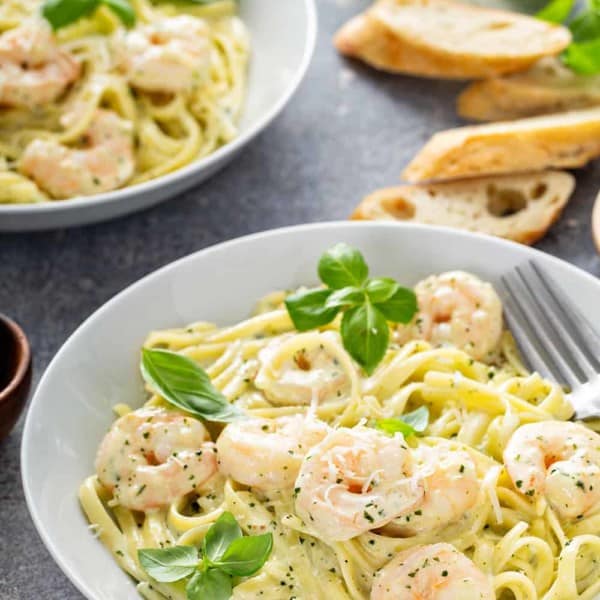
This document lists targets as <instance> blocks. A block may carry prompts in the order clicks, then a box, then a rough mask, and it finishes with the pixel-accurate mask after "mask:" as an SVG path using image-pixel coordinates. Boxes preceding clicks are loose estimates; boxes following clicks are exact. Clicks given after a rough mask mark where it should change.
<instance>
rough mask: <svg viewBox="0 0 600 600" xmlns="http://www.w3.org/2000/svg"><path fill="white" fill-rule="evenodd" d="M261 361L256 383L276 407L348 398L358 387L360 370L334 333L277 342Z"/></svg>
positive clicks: (311, 333)
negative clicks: (357, 369) (357, 373)
mask: <svg viewBox="0 0 600 600" xmlns="http://www.w3.org/2000/svg"><path fill="white" fill-rule="evenodd" d="M259 359H260V362H261V368H260V370H259V372H258V374H257V376H256V379H255V381H254V383H255V385H256V387H258V388H259V389H261V390H262V391H263V392H264V394H265V396H266V397H267V399H268V400H269V401H270V402H272V403H273V404H277V405H300V404H311V402H315V403H319V404H320V403H324V402H328V401H330V400H335V399H339V398H345V397H347V396H348V395H349V394H350V393H351V391H352V389H353V387H354V388H355V389H357V388H358V379H357V375H356V369H355V367H354V365H353V364H352V361H351V360H350V358H349V357H348V354H347V353H346V351H345V350H344V348H343V347H342V345H341V343H340V340H339V335H338V334H336V333H333V332H331V331H328V332H325V333H316V332H309V333H301V334H299V335H291V336H284V337H282V338H279V339H276V340H274V341H273V342H271V343H270V344H269V345H268V346H267V347H266V348H264V349H263V350H262V351H261V352H260V354H259Z"/></svg>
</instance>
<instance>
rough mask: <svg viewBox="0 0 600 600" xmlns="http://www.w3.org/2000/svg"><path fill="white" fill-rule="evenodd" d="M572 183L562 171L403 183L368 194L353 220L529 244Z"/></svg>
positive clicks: (543, 230)
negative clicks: (456, 231) (472, 233)
mask: <svg viewBox="0 0 600 600" xmlns="http://www.w3.org/2000/svg"><path fill="white" fill-rule="evenodd" d="M574 186H575V180H574V178H573V176H572V175H570V174H569V173H565V172H564V171H546V172H543V173H528V174H526V175H514V176H513V175H509V176H503V177H484V178H481V179H469V180H465V181H452V182H446V183H435V184H429V185H403V186H399V187H393V188H387V189H382V190H378V191H376V192H374V193H373V194H370V195H369V196H367V197H366V198H364V200H363V201H362V202H361V203H360V204H359V205H358V207H357V208H356V210H355V211H354V213H353V214H352V219H365V220H399V221H413V222H416V223H426V224H429V225H445V226H448V227H456V228H458V229H467V230H469V231H477V232H480V233H487V234H489V235H495V236H498V237H503V238H507V239H509V240H514V241H516V242H521V243H523V244H533V243H534V242H535V241H536V240H538V239H540V238H541V237H542V236H543V235H544V234H545V233H546V231H547V230H548V228H549V227H550V226H551V225H552V223H554V221H556V219H558V217H559V216H560V214H561V212H562V209H563V208H564V206H565V204H566V203H567V201H568V199H569V196H570V195H571V193H572V191H573V188H574Z"/></svg>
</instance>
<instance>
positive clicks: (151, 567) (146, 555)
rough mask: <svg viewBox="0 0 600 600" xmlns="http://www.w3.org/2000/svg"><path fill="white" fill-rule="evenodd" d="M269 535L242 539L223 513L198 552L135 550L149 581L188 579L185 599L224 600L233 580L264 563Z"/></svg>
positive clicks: (232, 520)
mask: <svg viewBox="0 0 600 600" xmlns="http://www.w3.org/2000/svg"><path fill="white" fill-rule="evenodd" d="M272 548H273V535H272V534H271V533H265V534H263V535H254V536H244V535H243V533H242V530H241V528H240V526H239V525H238V522H237V521H236V520H235V517H234V516H233V515H232V514H231V513H230V512H224V513H223V514H222V515H221V516H220V517H219V518H218V519H217V520H216V521H215V523H214V524H213V525H212V527H211V528H210V529H209V530H208V531H207V532H206V536H205V537H204V541H203V543H202V551H201V552H200V551H198V549H197V548H195V547H194V546H172V547H170V548H146V549H142V550H138V559H139V561H140V564H141V565H142V568H143V569H144V571H146V573H148V575H149V576H150V577H152V579H155V580H156V581H160V582H162V583H172V582H174V581H179V580H181V579H185V578H188V577H189V580H188V582H187V585H186V595H187V599H188V600H206V599H208V598H210V600H227V599H228V598H230V597H231V594H232V590H233V577H249V576H251V575H254V574H255V573H256V572H257V571H259V570H260V569H261V568H262V566H263V565H264V564H265V562H266V561H267V559H268V558H269V555H270V554H271V550H272Z"/></svg>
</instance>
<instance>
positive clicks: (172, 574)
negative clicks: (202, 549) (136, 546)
mask: <svg viewBox="0 0 600 600" xmlns="http://www.w3.org/2000/svg"><path fill="white" fill-rule="evenodd" d="M138 559H139V561H140V564H141V565H142V568H143V569H144V571H146V573H148V575H150V577H152V579H156V581H161V582H163V583H170V582H172V581H179V580H180V579H183V578H184V577H187V576H188V575H191V574H192V572H193V571H194V569H195V568H196V566H197V565H198V560H199V559H198V550H197V549H196V548H194V546H172V547H170V548H145V549H142V550H138Z"/></svg>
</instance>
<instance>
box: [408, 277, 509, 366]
mask: <svg viewBox="0 0 600 600" xmlns="http://www.w3.org/2000/svg"><path fill="white" fill-rule="evenodd" d="M415 293H416V295H417V302H418V306H419V311H418V312H417V314H416V316H415V318H414V320H413V322H412V324H410V325H408V326H400V327H399V328H398V333H397V337H398V340H399V341H403V340H405V339H406V340H408V339H414V338H415V337H416V338H418V339H424V340H428V341H430V342H432V343H433V344H436V345H439V344H452V345H454V346H456V347H458V348H460V349H461V350H464V351H465V352H468V353H469V354H470V355H471V356H473V358H476V359H483V358H486V357H487V356H489V354H490V353H493V351H494V350H495V349H496V348H497V346H498V344H499V342H500V337H501V335H502V302H501V301H500V298H499V297H498V294H496V291H495V290H494V288H493V287H492V286H491V284H489V283H486V282H483V281H481V280H480V279H478V278H477V277H475V276H474V275H471V274H470V273H465V272H463V271H450V272H448V273H442V274H441V275H432V276H431V277H427V278H426V279H424V280H423V281H420V282H419V283H418V284H417V285H416V286H415ZM407 336H408V337H407Z"/></svg>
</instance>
